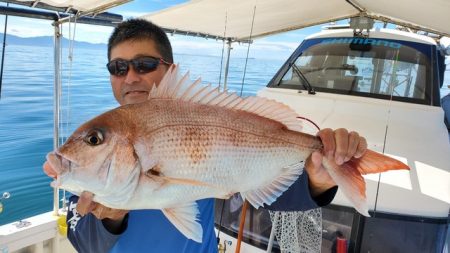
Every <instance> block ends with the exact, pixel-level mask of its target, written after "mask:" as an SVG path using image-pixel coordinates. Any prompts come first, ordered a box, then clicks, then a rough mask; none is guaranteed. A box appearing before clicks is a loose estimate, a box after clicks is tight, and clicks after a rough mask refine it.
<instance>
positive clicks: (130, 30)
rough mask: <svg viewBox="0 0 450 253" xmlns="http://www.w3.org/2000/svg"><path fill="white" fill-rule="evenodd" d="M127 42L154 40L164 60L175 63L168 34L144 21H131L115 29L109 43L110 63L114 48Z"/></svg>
mask: <svg viewBox="0 0 450 253" xmlns="http://www.w3.org/2000/svg"><path fill="white" fill-rule="evenodd" d="M127 40H133V41H139V40H152V41H153V42H155V45H156V50H158V52H159V53H160V54H161V56H162V58H163V59H164V60H165V61H168V62H170V63H172V62H173V54H172V46H171V45H170V41H169V38H167V35H166V33H165V32H164V31H163V30H162V29H161V28H160V27H159V26H157V25H155V24H153V23H152V22H149V21H147V20H144V19H129V20H127V21H124V22H122V23H120V24H119V25H118V26H117V27H116V28H115V29H114V31H113V33H112V34H111V37H109V41H108V61H109V60H111V50H112V48H113V47H115V46H117V45H118V44H120V43H122V42H124V41H127Z"/></svg>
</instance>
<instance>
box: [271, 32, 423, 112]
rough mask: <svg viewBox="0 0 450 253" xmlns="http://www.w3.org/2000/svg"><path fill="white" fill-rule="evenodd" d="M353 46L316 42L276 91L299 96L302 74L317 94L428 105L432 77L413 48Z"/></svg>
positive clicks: (385, 43) (374, 43) (350, 41)
mask: <svg viewBox="0 0 450 253" xmlns="http://www.w3.org/2000/svg"><path fill="white" fill-rule="evenodd" d="M357 39H360V38H357ZM355 40H356V39H355V38H331V39H321V40H317V42H316V43H315V44H313V45H312V46H309V47H308V48H307V49H305V50H304V51H303V52H302V53H301V54H300V56H299V57H297V58H296V59H295V61H294V62H293V63H291V64H292V65H295V67H294V66H291V67H290V68H288V69H287V71H286V73H284V75H283V77H282V79H281V80H280V82H279V84H278V86H280V87H286V88H298V89H300V90H303V89H305V87H307V86H306V85H305V84H304V83H303V82H304V81H303V79H302V78H301V75H302V74H303V75H304V77H305V78H306V79H307V80H308V82H309V83H310V84H311V85H312V86H313V88H314V89H315V90H317V91H324V92H333V93H343V94H352V95H361V96H373V97H377V98H385V99H390V98H391V96H392V98H393V99H394V100H404V101H409V102H414V103H423V104H429V103H430V102H429V101H430V92H431V91H430V88H429V87H428V86H430V85H428V86H427V83H430V82H431V81H430V80H431V73H432V71H431V70H430V59H429V57H427V55H426V54H425V53H424V52H423V50H419V49H417V48H415V47H414V44H413V43H403V44H402V43H400V42H396V41H391V40H382V39H365V40H364V39H361V40H360V41H358V40H356V41H355ZM367 40H370V41H369V42H370V43H368V44H364V43H366V42H367ZM416 44H417V43H416ZM421 47H423V45H421ZM421 49H422V48H421ZM298 70H300V71H298ZM299 72H301V73H299Z"/></svg>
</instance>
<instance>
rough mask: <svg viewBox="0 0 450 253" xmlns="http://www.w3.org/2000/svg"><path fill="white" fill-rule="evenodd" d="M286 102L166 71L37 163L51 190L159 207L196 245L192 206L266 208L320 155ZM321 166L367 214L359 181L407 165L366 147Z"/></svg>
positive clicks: (129, 206) (111, 203) (112, 203)
mask: <svg viewBox="0 0 450 253" xmlns="http://www.w3.org/2000/svg"><path fill="white" fill-rule="evenodd" d="M297 116H298V114H297V113H296V112H295V111H294V110H293V109H291V108H290V107H288V106H287V105H285V104H283V103H280V102H277V101H275V100H270V99H267V98H262V97H257V96H250V97H246V98H243V97H240V96H238V95H236V93H232V92H228V91H220V90H219V88H217V87H213V86H212V85H211V84H209V85H203V84H201V79H200V78H199V79H197V80H196V81H194V82H192V81H190V77H189V72H187V73H186V74H185V75H184V76H181V75H180V74H179V67H178V66H177V65H175V64H174V65H172V66H171V67H170V68H169V70H168V71H167V73H166V75H165V76H164V77H163V79H162V80H161V82H160V84H159V85H154V86H153V87H152V89H151V91H150V92H149V98H148V100H147V101H145V102H142V103H138V104H129V105H123V106H119V107H117V108H115V109H112V110H110V111H107V112H105V113H103V114H101V115H99V116H97V117H95V118H93V119H91V120H89V121H87V122H86V123H84V124H82V125H81V126H80V127H79V128H78V129H76V130H75V131H74V133H73V134H72V135H71V136H70V137H69V138H68V139H67V140H66V142H65V143H64V144H63V145H62V146H61V147H59V148H58V149H57V150H55V151H52V152H50V153H48V154H47V157H46V159H47V160H46V162H45V163H44V165H43V167H44V170H45V171H46V172H47V174H48V175H53V176H54V177H55V180H54V181H53V182H52V186H54V187H59V188H61V189H65V190H67V191H70V192H72V193H75V194H80V193H82V192H83V191H88V192H91V193H93V194H94V199H93V200H94V201H96V202H98V203H100V204H103V205H105V206H107V207H110V208H117V209H126V210H133V209H159V210H161V211H162V212H163V214H164V215H165V216H166V217H167V219H168V220H169V221H170V222H171V223H172V224H173V225H174V226H175V227H176V228H177V229H178V230H179V231H180V232H181V233H182V234H184V235H185V236H186V237H187V238H189V239H192V240H194V241H196V242H201V241H202V234H203V232H202V227H201V225H200V224H199V222H198V220H197V216H198V214H199V211H198V207H197V204H196V202H195V201H196V200H200V199H205V198H219V199H227V198H229V197H231V196H232V195H233V194H235V193H240V194H241V196H242V197H243V199H245V200H247V201H248V202H249V203H250V204H251V205H252V206H253V207H255V208H259V207H262V206H264V205H270V204H271V203H273V202H274V201H275V200H276V199H277V198H278V197H279V196H280V195H281V194H282V193H283V192H284V191H286V190H287V189H288V188H289V187H290V186H291V185H292V184H293V183H294V182H295V181H296V180H297V179H298V178H299V176H300V175H301V174H302V173H303V168H304V164H305V161H306V160H307V159H308V158H309V157H310V156H311V154H312V153H313V152H314V151H321V152H322V150H323V144H322V142H321V140H320V138H318V137H317V136H314V135H311V134H307V133H304V132H302V129H303V127H302V126H303V125H302V121H300V120H299V119H298V118H297ZM323 166H324V168H325V169H326V170H327V171H328V172H329V174H330V175H331V177H332V179H333V180H334V181H335V182H336V184H337V185H338V186H339V189H340V190H341V191H342V192H343V193H344V195H345V196H346V197H347V198H349V200H350V202H351V203H352V204H353V206H354V207H355V209H356V210H357V211H358V212H360V213H361V214H363V215H366V216H369V213H368V205H367V203H366V196H365V181H364V178H363V177H362V175H364V174H367V173H378V172H384V171H387V170H397V169H409V167H408V166H407V165H405V164H403V163H402V162H400V161H398V160H396V159H393V158H390V157H388V156H385V155H382V154H379V153H377V152H375V151H372V150H367V152H366V153H365V154H364V155H363V156H362V157H361V158H358V159H357V158H352V159H351V160H350V161H348V162H346V163H344V164H342V165H338V164H336V163H335V161H334V159H328V158H327V157H326V156H324V159H323Z"/></svg>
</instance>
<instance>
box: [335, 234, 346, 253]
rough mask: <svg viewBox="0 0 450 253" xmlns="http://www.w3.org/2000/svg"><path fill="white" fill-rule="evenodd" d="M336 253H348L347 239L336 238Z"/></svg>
mask: <svg viewBox="0 0 450 253" xmlns="http://www.w3.org/2000/svg"><path fill="white" fill-rule="evenodd" d="M336 253H347V240H346V239H345V238H341V237H338V238H336Z"/></svg>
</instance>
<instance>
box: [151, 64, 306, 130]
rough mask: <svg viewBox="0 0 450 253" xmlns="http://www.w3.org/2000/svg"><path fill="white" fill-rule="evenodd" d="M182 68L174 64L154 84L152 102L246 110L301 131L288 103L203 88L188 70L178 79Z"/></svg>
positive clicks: (212, 88) (295, 115)
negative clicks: (166, 101) (179, 101)
mask: <svg viewBox="0 0 450 253" xmlns="http://www.w3.org/2000/svg"><path fill="white" fill-rule="evenodd" d="M178 72H179V67H178V66H177V65H176V64H172V65H171V66H170V68H169V70H168V71H167V73H166V74H165V75H164V77H163V79H162V80H161V82H160V84H159V85H158V86H156V85H153V88H152V90H151V91H150V93H149V100H150V99H179V100H183V101H186V102H193V103H199V104H205V105H213V106H220V107H223V108H228V109H234V110H241V111H246V112H249V113H254V114H256V115H259V116H261V117H265V118H268V119H272V120H275V121H278V122H280V123H282V124H283V125H285V126H286V127H287V128H288V129H290V130H294V131H301V130H302V124H301V121H300V120H298V119H297V117H298V114H297V113H296V112H295V111H294V110H292V109H291V108H290V107H288V106H287V105H285V104H282V103H280V102H278V101H275V100H271V99H267V98H263V97H256V96H251V97H246V98H242V97H240V96H238V95H236V93H235V92H232V93H230V92H228V91H223V92H221V91H219V88H218V87H214V86H212V85H211V84H209V85H206V86H205V85H202V84H201V79H200V78H199V79H197V80H196V81H194V82H193V83H192V82H191V81H190V79H189V71H188V72H187V73H186V74H185V75H184V76H183V77H180V76H179V73H178Z"/></svg>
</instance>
